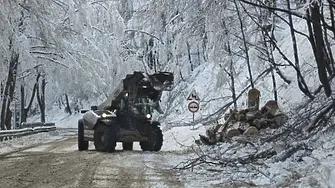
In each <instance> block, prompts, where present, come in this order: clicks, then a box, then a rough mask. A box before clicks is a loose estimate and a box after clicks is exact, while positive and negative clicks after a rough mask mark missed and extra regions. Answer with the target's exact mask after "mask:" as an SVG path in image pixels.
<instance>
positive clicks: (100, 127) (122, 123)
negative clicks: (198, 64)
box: [78, 72, 173, 152]
mask: <svg viewBox="0 0 335 188" xmlns="http://www.w3.org/2000/svg"><path fill="white" fill-rule="evenodd" d="M172 85H173V74H172V73H169V72H160V73H156V74H152V75H149V74H147V73H143V72H134V73H133V74H129V75H127V76H126V78H125V79H123V80H122V81H121V83H120V84H119V85H118V87H116V89H115V90H114V92H113V93H112V94H111V95H110V96H109V97H108V98H107V100H106V101H104V102H103V103H102V104H100V105H99V106H92V107H91V110H82V113H83V118H82V119H80V120H79V122H78V149H79V150H80V151H82V150H87V149H88V142H89V141H93V142H94V146H95V148H96V150H97V151H106V152H112V151H114V150H115V147H116V143H117V142H122V146H123V150H132V149H133V143H134V142H139V144H140V146H141V149H142V150H143V151H159V150H160V149H161V147H162V145H163V134H162V131H161V129H160V123H159V122H156V121H153V120H152V113H153V110H157V111H158V112H159V113H163V111H162V109H161V107H160V105H159V100H160V98H161V95H162V92H163V91H170V90H171V89H172Z"/></svg>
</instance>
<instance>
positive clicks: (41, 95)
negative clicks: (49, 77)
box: [36, 75, 46, 123]
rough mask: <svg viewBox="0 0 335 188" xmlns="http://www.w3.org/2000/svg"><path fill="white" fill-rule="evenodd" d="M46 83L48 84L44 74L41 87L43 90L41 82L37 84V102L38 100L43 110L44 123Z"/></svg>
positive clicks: (42, 118) (42, 120)
mask: <svg viewBox="0 0 335 188" xmlns="http://www.w3.org/2000/svg"><path fill="white" fill-rule="evenodd" d="M45 85H46V82H45V77H44V75H43V78H42V87H41V90H42V91H41V92H40V89H39V84H37V87H36V94H37V102H38V105H39V107H40V111H41V122H43V123H45Z"/></svg>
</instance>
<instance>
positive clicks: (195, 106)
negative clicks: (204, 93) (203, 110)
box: [187, 89, 200, 130]
mask: <svg viewBox="0 0 335 188" xmlns="http://www.w3.org/2000/svg"><path fill="white" fill-rule="evenodd" d="M187 100H189V101H190V103H188V110H189V111H190V112H191V113H192V115H193V130H194V124H195V122H194V114H195V113H196V112H198V111H199V109H200V98H199V96H198V94H197V92H196V91H195V89H193V90H192V92H191V93H190V95H189V96H188V97H187Z"/></svg>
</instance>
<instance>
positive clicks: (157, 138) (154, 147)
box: [140, 122, 163, 151]
mask: <svg viewBox="0 0 335 188" xmlns="http://www.w3.org/2000/svg"><path fill="white" fill-rule="evenodd" d="M159 125H160V124H159V123H158V122H153V123H152V125H151V128H152V129H151V131H152V132H151V136H150V137H149V140H148V141H142V142H140V146H141V149H142V150H143V151H159V150H161V148H162V145H163V134H162V130H161V129H160V127H159Z"/></svg>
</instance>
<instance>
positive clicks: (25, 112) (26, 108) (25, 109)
mask: <svg viewBox="0 0 335 188" xmlns="http://www.w3.org/2000/svg"><path fill="white" fill-rule="evenodd" d="M39 77H40V75H39V74H38V75H37V79H36V83H35V84H34V87H33V91H32V94H31V97H30V100H29V103H28V105H27V106H25V102H24V86H21V92H23V93H21V100H22V101H23V104H21V108H23V110H22V109H21V110H22V112H21V122H27V118H28V112H29V110H30V108H31V106H32V104H33V101H34V98H35V94H36V89H37V85H38V80H39ZM22 89H23V91H22ZM22 97H23V98H22Z"/></svg>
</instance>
